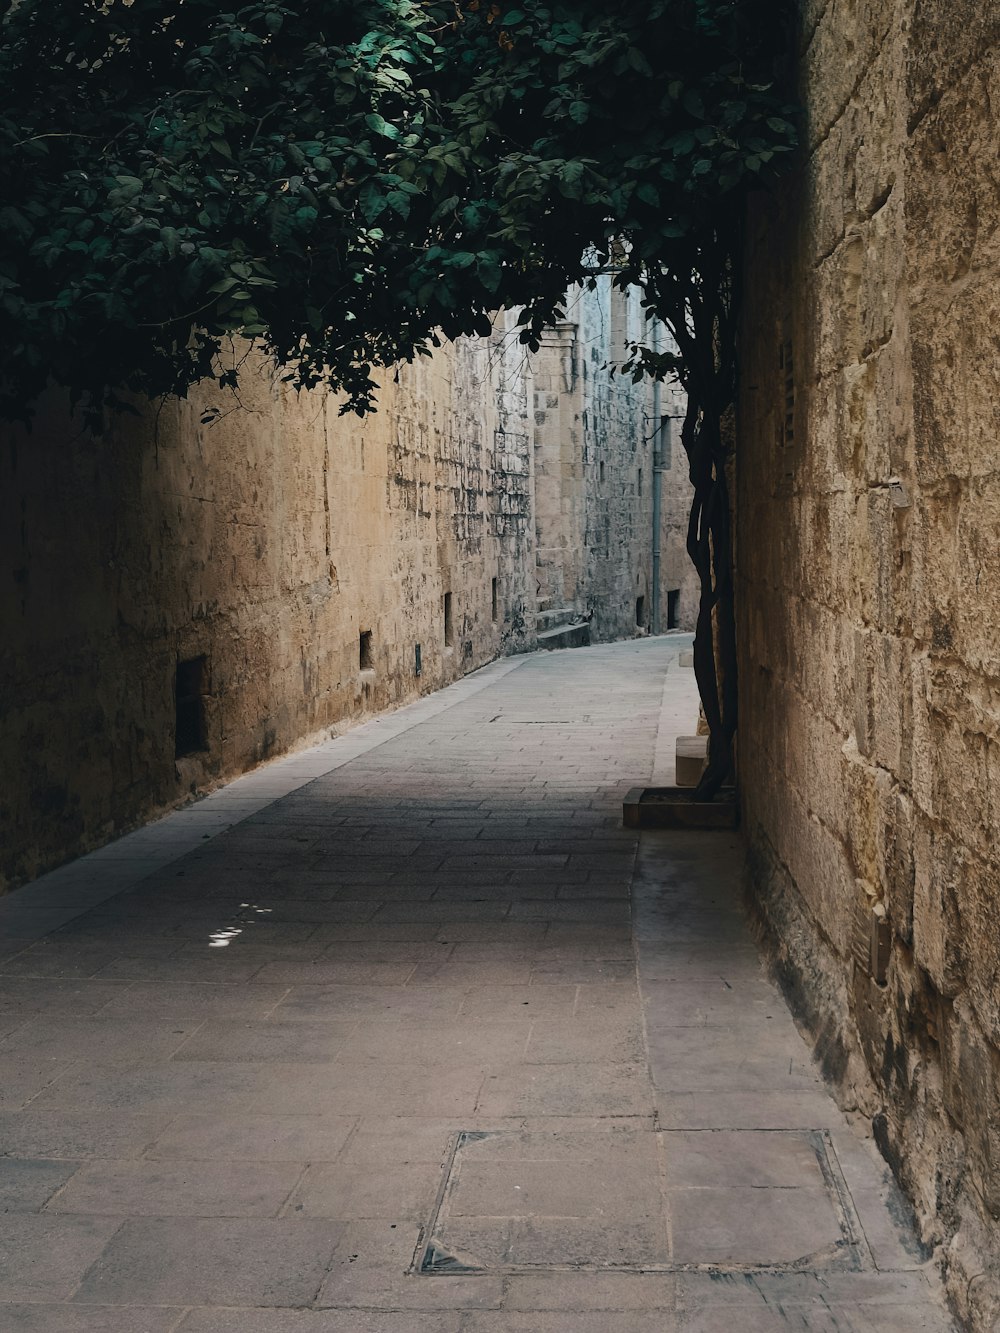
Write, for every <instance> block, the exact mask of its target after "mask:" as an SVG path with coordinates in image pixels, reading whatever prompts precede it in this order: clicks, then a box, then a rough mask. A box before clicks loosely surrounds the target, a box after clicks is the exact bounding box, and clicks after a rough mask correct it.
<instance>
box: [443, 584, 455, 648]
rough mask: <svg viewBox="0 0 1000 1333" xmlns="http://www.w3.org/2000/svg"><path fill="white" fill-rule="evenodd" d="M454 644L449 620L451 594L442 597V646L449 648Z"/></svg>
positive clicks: (453, 630) (447, 593)
mask: <svg viewBox="0 0 1000 1333" xmlns="http://www.w3.org/2000/svg"><path fill="white" fill-rule="evenodd" d="M454 642H455V627H454V625H453V624H452V619H451V593H450V592H446V593H445V595H444V646H445V647H446V648H450V647H451V646H452V645H453V644H454Z"/></svg>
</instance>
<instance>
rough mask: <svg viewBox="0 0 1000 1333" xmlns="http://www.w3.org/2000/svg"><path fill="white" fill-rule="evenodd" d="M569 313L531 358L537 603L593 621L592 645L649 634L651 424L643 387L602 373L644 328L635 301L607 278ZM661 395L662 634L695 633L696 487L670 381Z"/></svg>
mask: <svg viewBox="0 0 1000 1333" xmlns="http://www.w3.org/2000/svg"><path fill="white" fill-rule="evenodd" d="M566 310H567V320H566V322H565V323H563V324H560V325H559V326H558V327H556V328H554V329H551V330H549V331H548V332H547V333H546V334H545V336H544V339H543V346H542V350H541V352H540V353H539V355H538V357H536V358H535V432H534V440H535V474H536V498H537V556H538V583H539V596H540V598H541V599H542V600H543V602H544V603H545V607H544V608H543V614H545V613H549V612H557V611H558V610H559V609H560V608H566V609H567V610H569V609H572V610H573V611H574V613H575V614H576V615H577V616H580V617H586V618H588V619H589V621H590V625H591V632H592V635H593V637H594V638H595V639H603V640H609V639H618V638H623V637H625V636H627V635H629V634H634V633H635V632H636V631H637V629H644V628H649V627H651V626H652V601H653V588H652V579H653V570H652V552H653V486H654V458H653V437H654V416H653V390H652V388H651V386H649V385H645V384H644V385H640V386H635V385H633V384H632V382H631V379H630V378H629V377H627V376H624V377H623V376H621V375H615V374H611V373H609V368H610V367H611V366H614V365H620V364H621V363H622V362H623V361H624V360H625V359H626V357H627V350H626V349H627V346H628V344H629V343H631V342H637V341H641V340H643V339H644V338H649V337H650V330H649V329H648V328H647V326H646V323H645V320H644V317H643V312H642V309H641V306H640V302H639V296H638V293H637V292H636V291H634V290H627V291H625V292H622V291H619V290H617V289H615V288H613V287H612V284H611V279H610V277H608V276H604V277H602V278H599V279H598V283H597V286H596V288H595V290H593V291H584V290H574V291H573V292H571V293H570V294H569V297H568V299H567V302H566ZM663 336H664V337H665V334H664V335H663ZM664 345H666V344H665V343H664ZM660 397H661V405H660V412H661V416H662V417H664V418H665V419H666V421H665V427H664V463H665V466H664V470H663V473H662V478H661V496H662V504H661V525H660V547H661V553H662V554H661V568H660V604H661V616H660V626H659V628H660V629H661V630H666V629H668V628H683V629H693V628H694V623H695V620H696V618H697V603H698V579H697V575H696V573H695V570H694V567H693V566H692V564H691V562H690V560H689V559H688V556H687V551H686V549H685V540H686V533H687V516H688V510H689V508H690V502H691V494H692V488H691V485H690V482H689V480H688V476H687V465H686V460H685V458H684V454H683V451H682V450H681V449H680V445H679V443H677V440H678V439H679V422H680V419H681V418H682V416H683V409H682V403H683V395H682V393H681V391H680V390H679V389H678V388H677V386H676V385H669V384H668V385H664V386H663V388H662V391H661V395H660ZM668 609H669V610H670V611H671V613H672V619H668Z"/></svg>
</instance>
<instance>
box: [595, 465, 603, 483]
mask: <svg viewBox="0 0 1000 1333" xmlns="http://www.w3.org/2000/svg"><path fill="white" fill-rule="evenodd" d="M597 479H598V481H603V480H604V464H603V462H601V463H598V465H597Z"/></svg>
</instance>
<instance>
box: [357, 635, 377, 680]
mask: <svg viewBox="0 0 1000 1333" xmlns="http://www.w3.org/2000/svg"><path fill="white" fill-rule="evenodd" d="M358 665H359V666H360V668H361V670H362V671H374V670H375V659H374V658H373V656H372V632H371V630H370V629H363V630H362V631H361V634H360V635H359V637H358Z"/></svg>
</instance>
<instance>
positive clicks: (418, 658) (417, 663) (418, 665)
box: [413, 643, 424, 676]
mask: <svg viewBox="0 0 1000 1333" xmlns="http://www.w3.org/2000/svg"><path fill="white" fill-rule="evenodd" d="M413 674H414V675H415V676H422V675H423V674H424V662H423V656H422V654H421V651H420V644H419V643H415V644H414V645H413Z"/></svg>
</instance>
